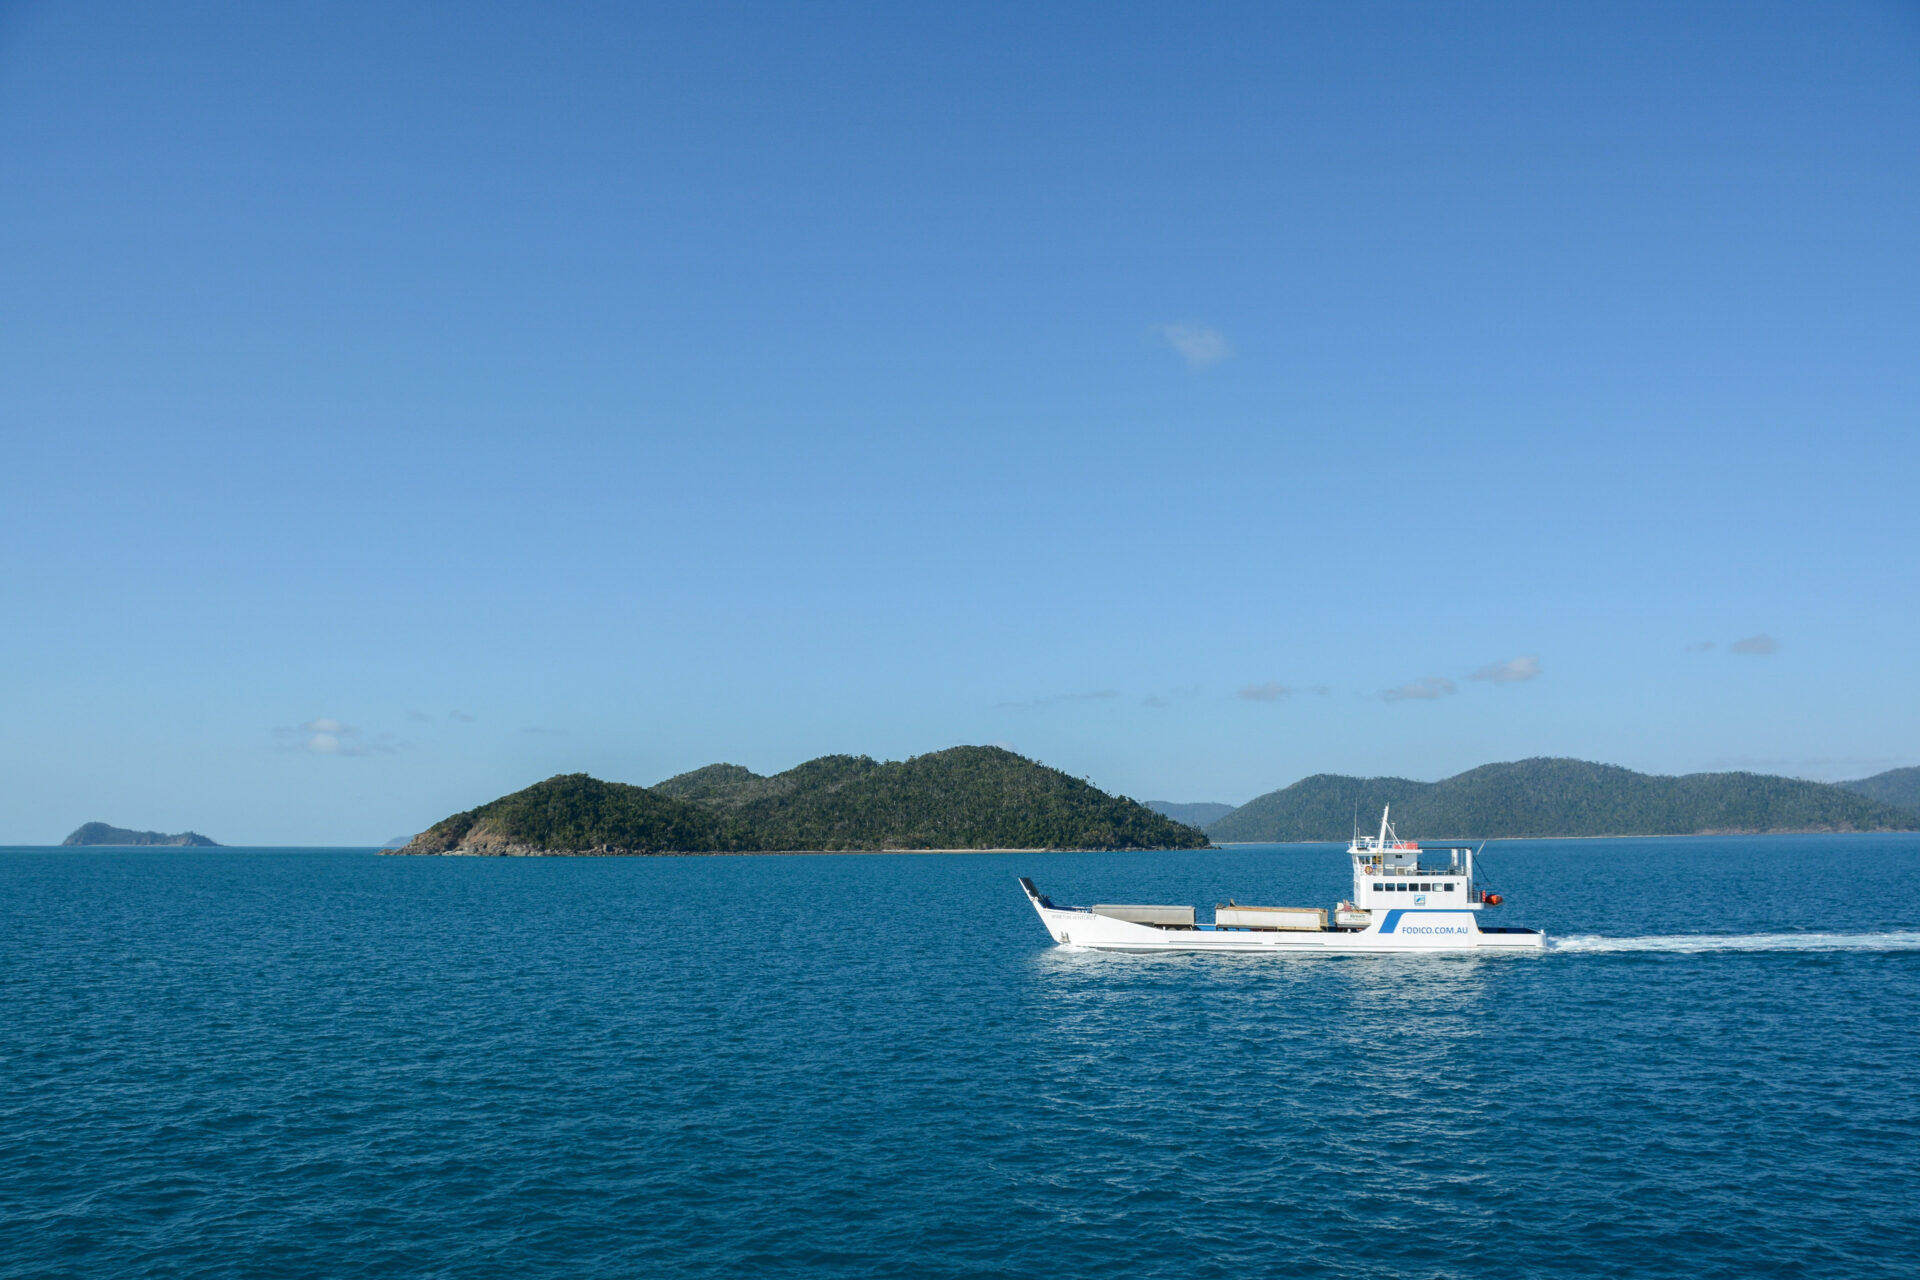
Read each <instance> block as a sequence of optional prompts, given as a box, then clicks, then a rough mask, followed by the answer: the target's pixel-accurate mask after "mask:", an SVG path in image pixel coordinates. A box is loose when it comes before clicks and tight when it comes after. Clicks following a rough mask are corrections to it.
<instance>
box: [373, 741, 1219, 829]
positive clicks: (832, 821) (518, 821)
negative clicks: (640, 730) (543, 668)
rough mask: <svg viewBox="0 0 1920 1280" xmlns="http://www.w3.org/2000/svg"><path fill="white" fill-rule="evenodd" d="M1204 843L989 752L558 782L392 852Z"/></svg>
mask: <svg viewBox="0 0 1920 1280" xmlns="http://www.w3.org/2000/svg"><path fill="white" fill-rule="evenodd" d="M1208 843H1209V842H1208V839H1207V837H1206V836H1205V835H1203V834H1202V833H1201V832H1200V831H1198V830H1196V829H1195V828H1193V827H1189V826H1185V825H1182V824H1181V823H1178V822H1174V821H1172V820H1171V819H1168V818H1165V817H1163V816H1161V815H1160V814H1157V813H1155V812H1153V811H1152V810H1150V809H1148V808H1147V807H1146V806H1145V805H1141V804H1137V803H1135V802H1134V801H1132V800H1129V799H1126V798H1125V797H1121V796H1110V795H1108V794H1107V793H1105V792H1103V791H1101V790H1099V789H1098V788H1096V787H1094V786H1092V785H1090V784H1088V783H1086V782H1083V781H1081V780H1080V779H1078V778H1074V777H1070V776H1069V775H1067V774H1064V773H1062V772H1060V771H1059V770H1058V769H1049V768H1047V767H1046V766H1045V765H1042V764H1038V763H1036V762H1035V761H1032V760H1028V759H1026V758H1025V757H1023V756H1018V755H1015V754H1014V753H1013V752H1011V751H1005V750H1002V749H1000V748H998V747H953V748H950V749H948V750H946V751H936V752H932V753H929V754H927V755H923V756H915V757H913V758H912V759H910V760H899V761H886V762H881V761H877V760H874V759H871V758H870V757H867V756H822V757H821V758H820V759H818V760H809V761H807V762H806V763H805V764H802V765H798V766H796V767H795V768H792V769H789V770H787V771H786V772H785V773H777V774H773V775H771V776H762V775H760V774H756V773H754V772H753V771H752V770H750V769H746V768H743V767H741V766H739V765H732V764H713V765H708V766H706V767H705V768H703V769H696V770H694V771H693V772H691V773H683V774H680V775H679V776H677V777H673V778H669V779H667V780H666V781H665V782H662V783H659V784H658V785H656V786H652V787H640V786H633V785H630V784H627V783H620V782H603V781H601V780H599V779H597V778H592V777H589V776H587V775H586V774H583V773H575V774H563V775H561V776H559V777H555V778H549V779H547V780H546V781H545V782H541V783H536V784H535V785H533V786H531V787H528V788H527V789H526V790H524V791H516V792H514V793H513V794H512V795H507V796H502V797H500V798H499V799H497V800H494V801H491V802H489V803H487V804H483V805H481V806H480V807H479V808H476V809H470V810H468V811H466V812H464V813H457V814H454V815H453V816H452V817H449V818H446V819H444V820H443V821H441V822H438V823H435V824H434V825H433V826H432V827H430V828H429V829H427V830H426V831H424V832H422V833H420V834H419V835H418V836H415V837H414V838H413V840H412V841H411V842H410V843H409V844H408V845H407V846H406V847H405V848H403V849H399V850H395V851H394V852H397V853H405V854H441V853H472V854H545V853H624V854H647V853H708V852H712V853H768V852H779V851H782V850H835V849H842V850H854V849H900V850H912V849H1192V848H1203V847H1205V846H1206V845H1207V844H1208Z"/></svg>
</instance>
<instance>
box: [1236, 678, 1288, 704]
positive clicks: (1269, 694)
mask: <svg viewBox="0 0 1920 1280" xmlns="http://www.w3.org/2000/svg"><path fill="white" fill-rule="evenodd" d="M1292 692H1293V690H1291V689H1289V688H1287V686H1286V685H1283V684H1281V683H1280V682H1279V681H1278V680H1269V681H1267V682H1266V683H1265V684H1250V685H1248V686H1247V687H1246V688H1244V689H1242V690H1240V692H1239V694H1238V695H1237V696H1239V697H1241V698H1245V699H1246V700H1247V701H1248V702H1278V701H1280V699H1282V698H1284V697H1286V696H1287V695H1288V694H1290V693H1292Z"/></svg>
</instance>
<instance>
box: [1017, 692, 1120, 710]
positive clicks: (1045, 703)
mask: <svg viewBox="0 0 1920 1280" xmlns="http://www.w3.org/2000/svg"><path fill="white" fill-rule="evenodd" d="M1119 696H1120V691H1119V690H1118V689H1090V690H1088V691H1087V692H1086V693H1056V694H1054V695H1053V696H1052V697H1049V698H1032V699H1029V700H1028V701H1026V702H996V703H994V704H993V709H994V710H995V711H1024V710H1026V709H1028V708H1030V707H1055V706H1059V705H1060V704H1062V703H1067V702H1104V701H1106V700H1107V699H1108V698H1117V697H1119Z"/></svg>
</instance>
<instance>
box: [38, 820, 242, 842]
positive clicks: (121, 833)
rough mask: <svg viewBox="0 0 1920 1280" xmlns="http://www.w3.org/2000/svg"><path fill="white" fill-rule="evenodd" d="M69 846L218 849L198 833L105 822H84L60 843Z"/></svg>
mask: <svg viewBox="0 0 1920 1280" xmlns="http://www.w3.org/2000/svg"><path fill="white" fill-rule="evenodd" d="M60 844H61V845H62V847H65V846H67V845H90V844H103V845H173V846H179V847H182V848H189V849H218V848H219V847H220V843H219V842H218V841H217V840H209V839H207V837H205V836H203V835H201V834H200V833H199V832H198V831H182V832H180V833H179V834H177V835H166V834H164V833H162V832H159V831H134V830H131V829H129V828H127V827H115V826H109V825H108V824H107V823H104V822H83V823H81V824H80V826H79V827H77V828H75V829H74V832H73V834H72V835H70V836H68V837H67V838H66V839H65V840H62V841H61V842H60Z"/></svg>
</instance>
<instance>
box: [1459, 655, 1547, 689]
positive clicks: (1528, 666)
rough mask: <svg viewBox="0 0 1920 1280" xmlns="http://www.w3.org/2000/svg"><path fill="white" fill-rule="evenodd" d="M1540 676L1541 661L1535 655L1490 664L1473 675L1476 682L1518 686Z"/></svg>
mask: <svg viewBox="0 0 1920 1280" xmlns="http://www.w3.org/2000/svg"><path fill="white" fill-rule="evenodd" d="M1539 674H1540V659H1539V658H1538V657H1536V656H1535V655H1533V654H1531V653H1529V654H1523V655H1522V656H1520V657H1518V658H1511V659H1508V660H1507V661H1506V662H1489V663H1488V664H1487V665H1486V666H1484V667H1482V668H1480V669H1479V670H1478V671H1476V672H1474V673H1473V676H1472V678H1473V679H1475V680H1491V681H1493V682H1494V683H1495V684H1517V683H1518V682H1520V681H1522V680H1531V679H1533V678H1534V677H1535V676H1537V675H1539Z"/></svg>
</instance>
